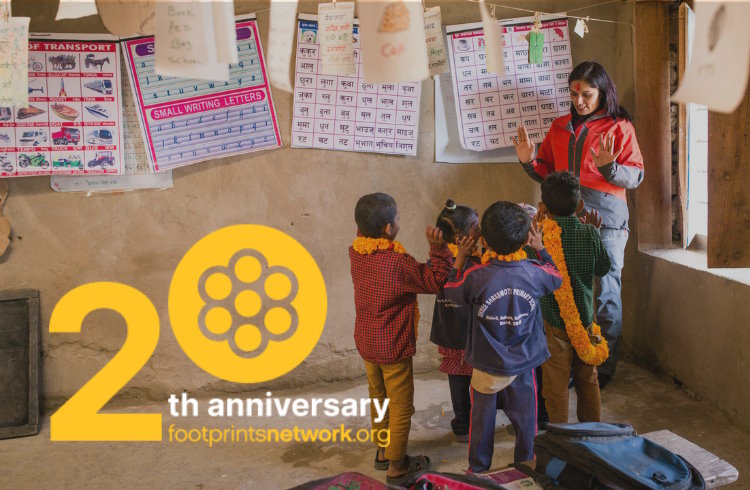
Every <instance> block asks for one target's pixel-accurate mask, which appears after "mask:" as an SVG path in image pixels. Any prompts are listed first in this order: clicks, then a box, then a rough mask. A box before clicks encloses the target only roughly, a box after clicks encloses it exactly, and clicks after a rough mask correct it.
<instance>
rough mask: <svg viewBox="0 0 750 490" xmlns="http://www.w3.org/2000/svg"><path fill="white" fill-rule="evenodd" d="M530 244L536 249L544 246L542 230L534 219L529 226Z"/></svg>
mask: <svg viewBox="0 0 750 490" xmlns="http://www.w3.org/2000/svg"><path fill="white" fill-rule="evenodd" d="M528 243H529V246H530V247H532V248H533V249H534V250H541V249H543V248H544V243H543V242H542V232H540V231H539V227H538V226H537V224H536V223H534V222H533V221H532V222H531V228H529V242H528Z"/></svg>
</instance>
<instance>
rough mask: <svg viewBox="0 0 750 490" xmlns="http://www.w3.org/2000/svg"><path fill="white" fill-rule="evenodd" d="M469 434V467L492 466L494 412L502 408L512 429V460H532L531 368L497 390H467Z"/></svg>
mask: <svg viewBox="0 0 750 490" xmlns="http://www.w3.org/2000/svg"><path fill="white" fill-rule="evenodd" d="M471 395H472V406H471V436H470V439H469V469H470V470H471V471H472V472H474V473H480V472H484V471H487V470H489V469H490V466H491V465H492V454H493V452H494V449H495V415H496V412H497V410H498V409H502V410H503V411H504V412H505V415H507V416H508V419H510V422H511V424H513V428H514V429H515V431H516V446H515V451H514V453H513V461H514V462H515V463H522V462H524V461H531V460H533V459H534V437H535V436H536V429H537V425H536V415H537V414H536V412H537V405H536V400H537V398H536V396H537V395H536V376H535V375H534V370H533V369H529V370H528V371H526V372H524V373H521V374H519V375H518V376H517V377H516V379H514V380H513V382H512V383H511V384H510V386H508V387H506V388H505V389H504V390H502V391H500V392H499V393H493V394H491V395H485V394H483V393H480V392H478V391H477V390H475V389H473V388H472V390H471Z"/></svg>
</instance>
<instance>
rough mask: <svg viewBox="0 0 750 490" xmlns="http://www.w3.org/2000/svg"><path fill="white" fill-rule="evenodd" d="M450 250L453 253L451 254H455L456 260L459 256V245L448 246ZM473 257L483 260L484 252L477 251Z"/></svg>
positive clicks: (450, 244)
mask: <svg viewBox="0 0 750 490" xmlns="http://www.w3.org/2000/svg"><path fill="white" fill-rule="evenodd" d="M448 250H450V251H451V253H452V254H453V258H454V259H455V258H456V256H458V245H454V244H452V243H449V244H448ZM471 256H472V257H476V258H478V259H479V258H482V252H480V251H479V250H475V251H474V253H473V254H471Z"/></svg>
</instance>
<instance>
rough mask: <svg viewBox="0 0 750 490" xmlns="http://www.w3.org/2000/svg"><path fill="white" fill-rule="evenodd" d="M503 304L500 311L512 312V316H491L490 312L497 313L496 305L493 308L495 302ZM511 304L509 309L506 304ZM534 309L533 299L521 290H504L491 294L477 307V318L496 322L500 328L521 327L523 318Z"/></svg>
mask: <svg viewBox="0 0 750 490" xmlns="http://www.w3.org/2000/svg"><path fill="white" fill-rule="evenodd" d="M498 301H500V302H501V303H503V307H502V311H504V312H512V313H514V314H512V315H491V314H489V313H490V312H491V311H497V309H498V306H499V304H498V305H496V306H495V307H494V308H493V304H494V303H495V302H498ZM507 302H513V303H514V304H513V308H509V307H508V306H507V305H506V303H507ZM535 309H536V300H535V299H534V297H533V296H532V295H531V294H530V293H529V292H528V291H524V290H523V289H519V288H505V289H501V290H500V291H497V292H495V293H493V294H491V295H490V296H489V297H488V298H487V299H486V300H485V301H484V303H483V304H482V306H480V307H479V310H478V311H477V316H479V317H480V318H484V319H485V320H489V321H495V322H498V324H499V325H500V326H504V327H517V326H519V325H521V324H522V323H523V321H524V318H526V317H527V316H529V315H530V314H531V313H532V312H533V311H534V310H535Z"/></svg>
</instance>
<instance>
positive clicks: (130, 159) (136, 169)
mask: <svg viewBox="0 0 750 490" xmlns="http://www.w3.org/2000/svg"><path fill="white" fill-rule="evenodd" d="M121 77H122V138H123V146H122V162H123V173H122V174H121V175H82V176H79V175H53V176H52V177H50V187H51V188H52V190H54V191H57V192H86V193H88V196H90V195H92V194H93V193H95V192H116V191H130V190H137V189H168V188H170V187H172V171H171V170H167V171H164V172H156V173H154V172H152V171H151V166H150V165H149V163H148V157H147V156H146V146H145V145H144V144H143V137H142V136H141V128H140V123H139V122H138V117H139V116H138V110H137V109H136V106H135V101H134V100H133V94H132V91H131V90H130V84H129V83H128V73H127V71H126V69H125V66H124V65H123V66H122V73H121Z"/></svg>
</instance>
